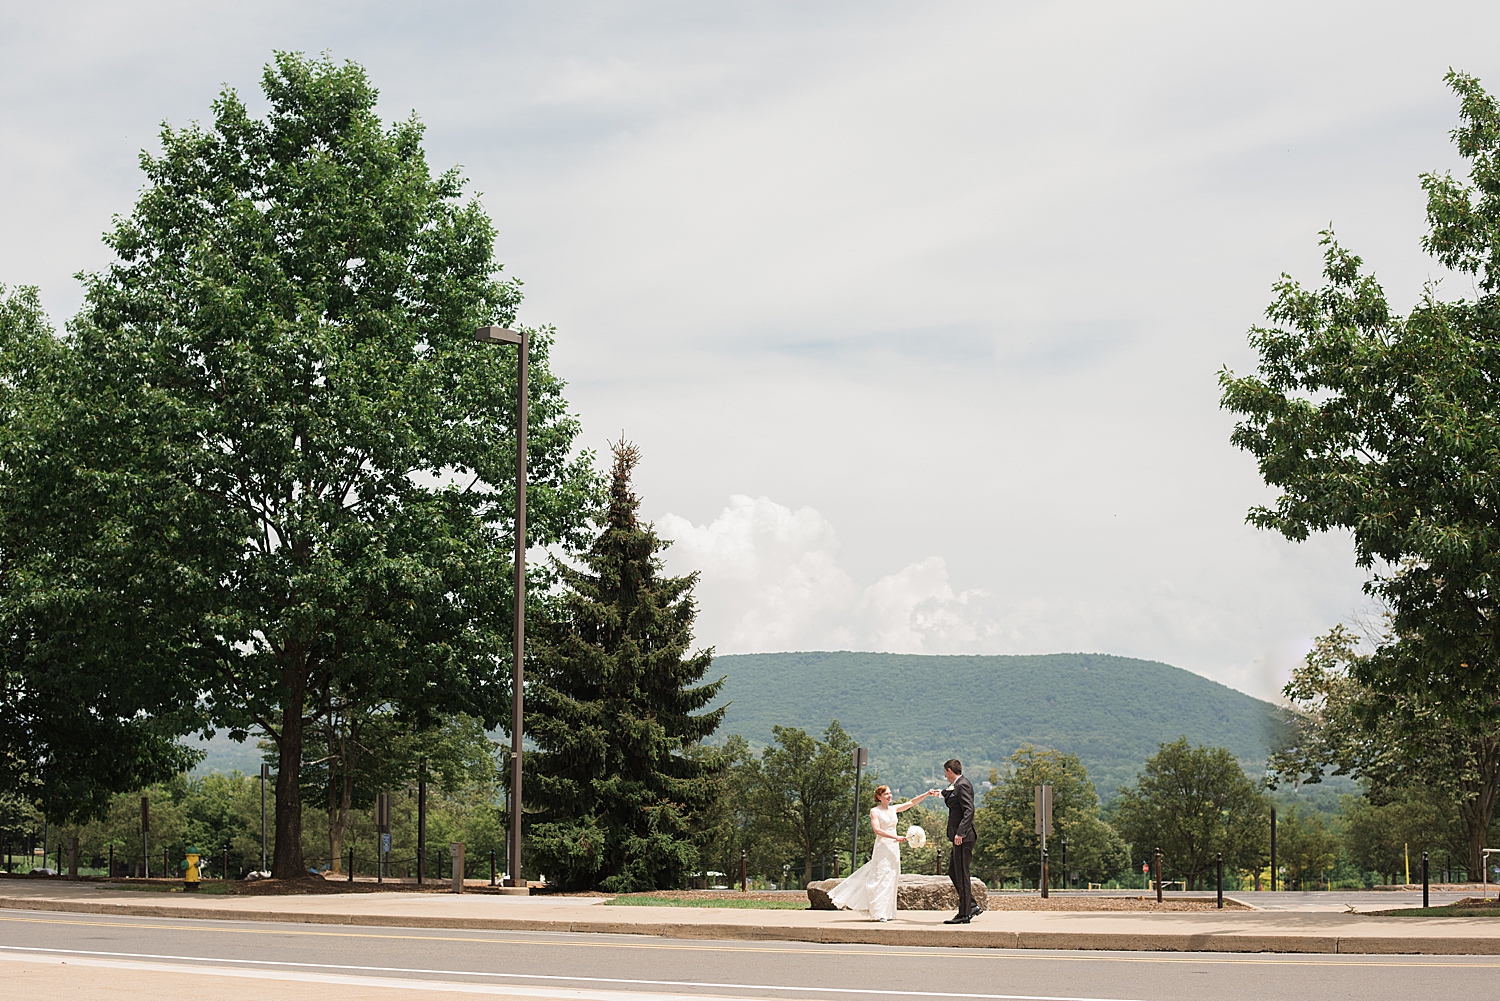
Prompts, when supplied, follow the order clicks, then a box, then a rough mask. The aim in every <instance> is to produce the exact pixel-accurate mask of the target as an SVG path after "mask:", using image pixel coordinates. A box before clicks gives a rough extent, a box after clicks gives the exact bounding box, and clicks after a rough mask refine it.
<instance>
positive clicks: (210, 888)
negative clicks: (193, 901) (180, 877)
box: [109, 879, 234, 896]
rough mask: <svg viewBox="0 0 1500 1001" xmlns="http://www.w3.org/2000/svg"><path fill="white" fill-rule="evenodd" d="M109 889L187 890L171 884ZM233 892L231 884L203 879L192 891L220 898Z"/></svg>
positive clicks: (117, 886)
mask: <svg viewBox="0 0 1500 1001" xmlns="http://www.w3.org/2000/svg"><path fill="white" fill-rule="evenodd" d="M109 888H110V889H111V890H139V891H143V892H146V893H186V892H188V891H187V890H185V889H184V888H183V885H182V884H181V883H177V884H175V885H174V884H171V883H111V884H109ZM233 892H234V888H233V884H231V883H227V882H225V881H224V880H222V879H214V880H209V879H205V880H204V881H203V882H201V883H199V884H198V889H196V890H194V891H193V893H194V894H198V895H201V894H205V893H206V894H218V895H220V896H223V895H224V894H228V893H233Z"/></svg>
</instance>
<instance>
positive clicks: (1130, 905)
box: [989, 893, 1253, 911]
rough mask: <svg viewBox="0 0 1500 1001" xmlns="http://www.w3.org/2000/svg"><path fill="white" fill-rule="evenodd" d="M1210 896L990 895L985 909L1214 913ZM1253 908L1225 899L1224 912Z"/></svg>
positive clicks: (1212, 900) (1214, 903) (1214, 905)
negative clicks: (1165, 897)
mask: <svg viewBox="0 0 1500 1001" xmlns="http://www.w3.org/2000/svg"><path fill="white" fill-rule="evenodd" d="M1218 906H1219V905H1218V903H1217V901H1216V900H1215V899H1214V898H1213V897H1201V898H1192V897H1190V898H1188V899H1186V900H1183V899H1181V898H1179V899H1177V900H1170V899H1168V900H1163V901H1162V902H1161V903H1159V904H1158V903H1157V902H1156V897H1154V896H1151V897H1070V896H1056V897H1048V898H1047V899H1046V900H1043V899H1042V898H1041V897H1039V896H1035V895H1031V896H1014V897H1012V896H1003V895H1000V894H994V893H992V894H990V899H989V909H990V910H992V911H1213V910H1218ZM1252 909H1253V908H1250V907H1246V906H1245V905H1244V904H1241V903H1237V902H1236V901H1233V900H1230V899H1228V898H1227V897H1226V898H1225V900H1224V910H1226V911H1248V910H1252Z"/></svg>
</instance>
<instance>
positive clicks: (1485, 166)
mask: <svg viewBox="0 0 1500 1001" xmlns="http://www.w3.org/2000/svg"><path fill="white" fill-rule="evenodd" d="M1447 80H1448V83H1449V85H1450V86H1451V87H1452V88H1453V90H1454V92H1455V93H1456V94H1457V95H1458V96H1459V98H1460V109H1459V118H1460V121H1459V126H1458V128H1457V129H1455V130H1454V132H1453V139H1454V143H1455V145H1456V146H1457V149H1458V152H1459V154H1460V156H1462V157H1463V158H1464V159H1465V160H1466V161H1467V162H1468V178H1467V180H1463V179H1459V178H1455V177H1453V176H1452V175H1450V174H1441V175H1439V174H1428V175H1425V176H1424V177H1423V178H1422V186H1423V188H1424V189H1425V190H1426V193H1427V220H1428V234H1427V236H1426V237H1425V238H1424V240H1423V246H1424V248H1425V249H1427V250H1428V251H1429V252H1430V253H1432V254H1433V255H1434V256H1435V257H1436V258H1437V260H1438V261H1439V262H1440V263H1442V264H1443V265H1446V266H1447V267H1450V268H1452V269H1454V270H1456V271H1458V272H1460V273H1463V274H1468V275H1472V276H1474V277H1475V279H1476V285H1475V287H1476V295H1475V297H1474V298H1473V299H1471V300H1466V299H1456V300H1444V299H1441V298H1439V295H1438V292H1439V289H1438V286H1437V285H1436V284H1430V285H1429V286H1428V287H1427V289H1426V290H1425V291H1424V293H1423V296H1422V298H1421V299H1420V301H1418V303H1417V304H1416V305H1415V306H1414V307H1413V308H1412V309H1411V311H1410V312H1408V313H1407V314H1406V315H1405V316H1402V315H1399V314H1397V313H1395V312H1394V311H1392V309H1391V308H1390V307H1389V305H1388V303H1387V300H1386V296H1385V292H1384V290H1383V289H1382V288H1381V287H1380V285H1379V284H1378V283H1377V282H1376V281H1375V278H1374V277H1373V275H1371V274H1369V273H1368V272H1367V271H1366V270H1365V269H1364V265H1363V262H1362V261H1361V260H1360V259H1359V258H1358V257H1357V256H1355V255H1354V254H1352V253H1350V252H1349V251H1347V250H1345V249H1344V248H1343V247H1341V246H1339V245H1338V244H1337V243H1336V242H1334V240H1333V237H1332V236H1331V234H1325V243H1326V245H1327V248H1328V249H1327V253H1326V258H1325V268H1324V276H1325V284H1324V286H1323V287H1322V288H1320V289H1315V290H1308V289H1304V288H1302V287H1301V286H1300V285H1298V284H1297V283H1296V282H1294V281H1293V280H1292V279H1291V278H1290V277H1287V276H1283V277H1282V279H1281V281H1280V282H1278V283H1277V285H1276V297H1275V301H1274V302H1273V303H1272V305H1271V307H1270V309H1269V310H1268V315H1269V317H1270V319H1271V320H1272V321H1273V323H1274V324H1275V326H1273V327H1269V328H1255V329H1254V330H1252V331H1251V335H1250V340H1251V344H1252V346H1253V347H1254V348H1255V349H1256V351H1257V353H1258V354H1259V356H1260V361H1259V365H1258V368H1257V371H1256V372H1255V374H1253V375H1249V376H1243V377H1239V376H1235V375H1233V374H1232V373H1230V372H1228V371H1225V372H1224V373H1222V375H1221V385H1222V387H1223V402H1224V406H1225V407H1226V408H1227V409H1229V410H1231V411H1233V412H1235V413H1236V414H1238V415H1239V417H1240V420H1239V422H1238V423H1237V424H1236V427H1235V431H1234V436H1233V441H1234V443H1235V444H1236V445H1238V446H1240V447H1241V448H1244V449H1246V450H1248V451H1249V452H1251V453H1252V454H1253V455H1254V456H1255V457H1256V459H1257V461H1258V462H1259V465H1260V471H1261V475H1262V476H1263V477H1264V479H1265V481H1266V482H1267V484H1269V485H1270V486H1272V487H1273V488H1275V489H1277V490H1278V491H1279V492H1280V493H1279V496H1278V497H1277V498H1276V501H1275V503H1274V504H1272V505H1270V506H1267V507H1261V508H1256V509H1254V510H1252V511H1251V513H1250V521H1251V522H1252V523H1253V524H1256V525H1259V526H1261V527H1264V528H1269V529H1273V530H1275V531H1278V532H1280V533H1282V534H1283V535H1285V536H1286V537H1287V538H1289V539H1293V540H1302V539H1305V538H1306V537H1307V536H1308V535H1309V534H1311V533H1314V532H1324V531H1332V530H1345V531H1348V532H1350V533H1351V534H1352V536H1353V541H1354V547H1355V554H1356V559H1357V561H1358V563H1359V565H1360V566H1362V567H1364V568H1366V569H1368V571H1369V575H1370V576H1369V581H1368V583H1367V585H1366V588H1367V590H1368V591H1369V592H1370V593H1371V594H1372V595H1373V596H1375V597H1376V598H1377V599H1379V600H1380V601H1381V602H1382V603H1383V604H1384V605H1385V606H1386V607H1387V608H1388V609H1389V612H1390V626H1389V630H1388V633H1387V635H1385V636H1384V637H1382V638H1381V640H1380V642H1379V643H1378V646H1377V648H1376V649H1375V650H1374V651H1373V652H1371V654H1370V655H1368V656H1364V657H1360V658H1358V659H1356V660H1354V661H1352V662H1351V663H1350V664H1349V665H1348V667H1349V674H1350V679H1351V681H1352V682H1353V683H1354V684H1355V685H1356V686H1357V688H1358V689H1360V690H1362V691H1364V692H1365V693H1367V694H1368V698H1366V697H1365V696H1364V695H1361V696H1359V697H1358V698H1356V699H1354V700H1353V702H1352V703H1351V705H1354V707H1355V708H1356V709H1357V710H1358V711H1357V712H1355V713H1354V714H1353V715H1351V716H1349V717H1348V719H1349V721H1350V722H1355V723H1360V724H1361V725H1362V726H1363V728H1364V733H1363V737H1362V738H1361V739H1366V740H1368V741H1369V742H1370V743H1371V745H1372V746H1373V747H1375V748H1377V749H1379V748H1382V747H1383V748H1386V749H1387V750H1389V751H1390V752H1391V753H1390V754H1387V755H1385V757H1386V758H1388V761H1387V762H1386V763H1387V764H1390V765H1392V766H1396V767H1399V768H1405V769H1406V770H1408V771H1411V770H1413V769H1419V768H1420V767H1421V761H1422V760H1423V759H1428V760H1431V759H1432V756H1431V755H1429V754H1427V749H1426V747H1425V744H1426V741H1424V740H1407V741H1404V742H1401V743H1399V744H1395V743H1393V742H1392V741H1390V739H1389V737H1390V731H1389V728H1390V727H1391V726H1393V725H1398V726H1400V727H1401V728H1402V729H1403V730H1404V731H1406V732H1409V733H1413V734H1415V733H1419V732H1421V733H1427V734H1430V735H1431V740H1433V741H1438V742H1441V743H1442V744H1443V745H1444V746H1445V747H1446V748H1448V749H1450V750H1452V751H1453V753H1452V754H1450V755H1448V759H1449V762H1450V764H1455V765H1456V766H1458V767H1460V768H1461V769H1462V770H1463V772H1464V774H1463V775H1462V776H1461V781H1462V782H1463V783H1464V784H1466V785H1467V787H1468V788H1467V791H1466V792H1465V793H1464V794H1463V797H1462V798H1461V799H1460V802H1461V803H1462V804H1463V809H1465V810H1467V811H1469V812H1470V813H1471V814H1472V817H1471V818H1470V819H1471V822H1470V829H1471V832H1472V833H1471V838H1473V839H1482V836H1483V831H1484V830H1485V829H1486V828H1487V827H1488V825H1489V821H1490V819H1491V816H1492V814H1493V806H1494V801H1495V792H1496V786H1497V779H1500V768H1497V766H1500V699H1497V698H1496V696H1495V692H1496V690H1497V685H1500V589H1497V588H1496V586H1495V581H1496V580H1497V579H1500V578H1497V574H1500V519H1497V518H1496V511H1497V510H1500V461H1497V456H1500V105H1497V103H1496V101H1495V100H1494V99H1493V98H1492V97H1491V96H1490V95H1489V94H1487V93H1486V92H1485V91H1484V89H1483V88H1482V87H1481V86H1480V84H1479V82H1478V81H1477V80H1475V79H1474V78H1473V77H1470V76H1467V75H1465V74H1461V73H1456V72H1450V73H1449V74H1448V77H1447ZM1361 721H1362V722H1361ZM1382 728H1384V730H1383V729H1382ZM1403 757H1404V758H1406V759H1407V760H1406V761H1405V762H1404V763H1402V762H1399V761H1398V760H1397V759H1399V758H1403ZM1429 772H1430V774H1431V776H1432V777H1433V778H1434V779H1437V778H1439V774H1438V772H1436V771H1430V770H1429ZM1451 777H1452V775H1451V773H1450V774H1449V775H1448V776H1447V778H1451ZM1445 780H1446V778H1445ZM1474 850H1477V842H1475V845H1474V847H1471V852H1472V851H1474ZM1471 863H1473V858H1472V857H1471Z"/></svg>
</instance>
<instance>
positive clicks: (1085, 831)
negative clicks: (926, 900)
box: [974, 744, 1130, 885]
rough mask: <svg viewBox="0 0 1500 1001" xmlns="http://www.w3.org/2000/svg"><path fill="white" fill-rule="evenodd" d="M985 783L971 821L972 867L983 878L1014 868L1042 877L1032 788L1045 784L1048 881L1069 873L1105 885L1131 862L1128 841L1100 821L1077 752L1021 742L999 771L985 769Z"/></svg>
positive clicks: (1032, 877)
mask: <svg viewBox="0 0 1500 1001" xmlns="http://www.w3.org/2000/svg"><path fill="white" fill-rule="evenodd" d="M990 783H991V784H990V788H989V789H988V790H986V791H985V794H984V796H983V798H982V802H981V804H980V807H979V810H978V811H977V812H976V814H975V818H974V822H975V825H976V826H977V827H978V829H979V842H978V846H977V848H976V849H975V853H974V866H975V869H976V870H978V871H980V872H981V873H982V874H984V875H985V876H986V877H988V878H1003V876H1004V874H1006V873H1008V872H1009V873H1014V872H1017V871H1018V872H1020V874H1021V875H1022V876H1023V877H1025V878H1027V879H1029V880H1031V882H1032V885H1036V884H1037V882H1038V881H1039V880H1040V879H1041V856H1042V845H1041V838H1040V837H1039V836H1038V835H1037V833H1036V809H1035V796H1034V791H1035V789H1036V787H1037V786H1039V785H1042V784H1044V783H1047V784H1051V786H1052V831H1053V833H1052V835H1051V836H1050V837H1049V839H1048V842H1047V852H1048V860H1049V863H1050V865H1049V875H1050V876H1051V882H1052V883H1053V885H1057V884H1060V883H1061V882H1062V881H1063V880H1064V879H1066V873H1067V872H1068V871H1080V872H1083V873H1085V874H1087V875H1088V876H1089V877H1090V878H1091V879H1094V880H1097V881H1098V882H1103V881H1104V880H1105V879H1106V878H1108V877H1109V876H1112V875H1114V874H1115V873H1117V872H1119V871H1120V870H1121V869H1123V868H1125V866H1126V865H1127V864H1128V863H1129V861H1130V860H1129V858H1128V857H1127V855H1126V850H1125V842H1124V841H1122V840H1121V839H1120V836H1119V835H1118V834H1117V833H1115V830H1114V828H1112V827H1111V826H1110V825H1109V824H1107V823H1105V822H1104V821H1103V820H1102V819H1100V816H1099V796H1098V794H1097V793H1096V792H1095V791H1094V784H1093V783H1092V782H1090V781H1089V776H1088V770H1087V769H1085V768H1084V767H1083V763H1082V762H1080V761H1079V760H1078V756H1077V755H1076V754H1068V753H1066V752H1063V751H1055V750H1045V749H1039V748H1036V747H1033V746H1032V745H1030V744H1025V745H1023V746H1021V747H1019V748H1017V749H1016V753H1015V754H1013V755H1011V758H1010V761H1009V762H1007V763H1006V767H1005V770H1004V771H1003V772H1002V771H1001V770H1000V769H995V770H993V771H992V772H991V773H990ZM1064 844H1066V845H1067V868H1066V870H1065V869H1064V867H1063V847H1062V846H1063V845H1064Z"/></svg>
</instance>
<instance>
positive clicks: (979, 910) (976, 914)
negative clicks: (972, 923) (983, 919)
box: [969, 907, 984, 918]
mask: <svg viewBox="0 0 1500 1001" xmlns="http://www.w3.org/2000/svg"><path fill="white" fill-rule="evenodd" d="M983 913H984V908H983V907H976V908H974V909H973V910H972V911H970V912H969V917H970V918H977V917H979V915H981V914H983Z"/></svg>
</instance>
